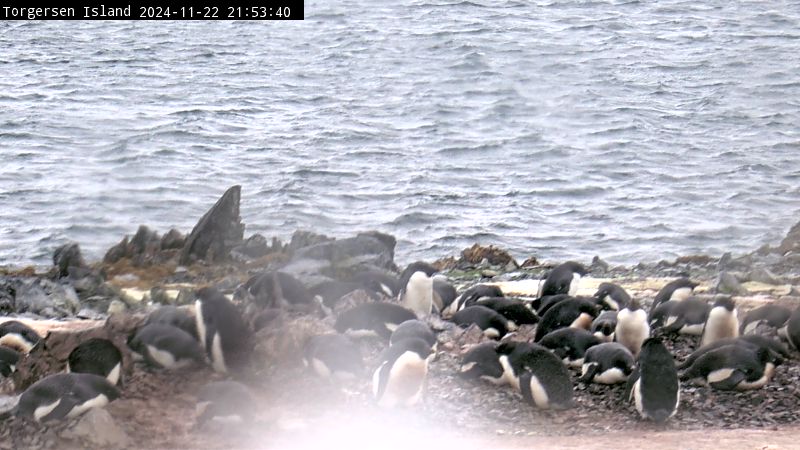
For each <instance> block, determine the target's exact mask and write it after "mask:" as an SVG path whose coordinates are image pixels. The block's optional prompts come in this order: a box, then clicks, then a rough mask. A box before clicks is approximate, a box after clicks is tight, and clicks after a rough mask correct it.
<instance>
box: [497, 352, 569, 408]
mask: <svg viewBox="0 0 800 450" xmlns="http://www.w3.org/2000/svg"><path fill="white" fill-rule="evenodd" d="M497 353H498V354H499V355H500V364H501V365H502V366H503V371H504V375H505V377H506V379H507V380H508V381H509V383H510V384H511V385H512V386H514V387H515V388H516V389H517V390H518V391H519V392H520V393H521V394H522V397H523V398H524V399H525V400H526V401H527V402H528V403H531V404H533V405H536V406H537V407H539V408H542V409H547V408H553V409H566V408H570V407H572V405H573V403H572V380H571V379H570V376H569V372H568V371H567V368H566V367H565V366H564V364H562V363H561V361H560V360H559V359H558V357H557V356H555V355H554V354H552V353H551V352H550V351H549V350H547V349H546V348H544V347H542V346H541V345H538V344H528V343H526V342H513V341H509V342H504V343H502V344H500V345H499V346H497Z"/></svg>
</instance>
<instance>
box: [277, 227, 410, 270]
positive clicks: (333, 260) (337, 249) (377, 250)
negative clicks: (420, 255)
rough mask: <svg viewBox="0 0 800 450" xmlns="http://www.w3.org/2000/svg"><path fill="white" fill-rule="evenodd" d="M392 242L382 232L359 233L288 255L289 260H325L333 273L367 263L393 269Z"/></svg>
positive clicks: (390, 238)
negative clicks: (290, 257) (290, 256)
mask: <svg viewBox="0 0 800 450" xmlns="http://www.w3.org/2000/svg"><path fill="white" fill-rule="evenodd" d="M396 244H397V240H396V239H395V238H394V237H393V236H391V235H388V234H385V233H380V232H376V231H371V232H366V233H359V234H358V235H356V236H355V237H352V238H346V239H336V240H331V241H326V242H322V243H319V244H314V245H311V246H308V247H303V248H300V249H297V250H296V251H295V252H294V254H293V255H292V262H295V261H298V260H317V261H325V262H326V263H327V265H328V266H330V268H331V269H333V270H334V272H336V273H346V274H347V273H350V272H352V271H354V270H356V269H357V268H359V267H369V266H371V267H378V268H383V269H389V270H395V269H396V266H395V264H394V247H395V245H396Z"/></svg>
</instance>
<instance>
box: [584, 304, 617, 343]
mask: <svg viewBox="0 0 800 450" xmlns="http://www.w3.org/2000/svg"><path fill="white" fill-rule="evenodd" d="M616 328H617V311H603V312H602V313H600V315H599V316H597V318H596V319H594V321H593V322H592V328H590V331H591V332H592V334H594V335H595V336H596V337H597V339H599V340H600V341H601V342H613V341H614V331H615V330H616Z"/></svg>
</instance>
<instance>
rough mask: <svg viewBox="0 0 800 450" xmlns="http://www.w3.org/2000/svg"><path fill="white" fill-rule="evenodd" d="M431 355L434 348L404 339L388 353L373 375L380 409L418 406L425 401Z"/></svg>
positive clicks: (389, 348)
mask: <svg viewBox="0 0 800 450" xmlns="http://www.w3.org/2000/svg"><path fill="white" fill-rule="evenodd" d="M430 356H431V347H430V345H429V344H428V343H427V342H425V341H423V340H422V339H418V338H410V339H403V340H401V341H399V342H397V343H395V345H392V346H389V347H388V348H387V349H386V350H384V351H383V353H382V354H381V357H380V361H381V362H380V365H379V366H378V368H377V369H376V370H375V373H374V374H373V376H372V394H373V396H374V398H375V401H376V402H377V403H378V406H381V407H383V408H394V407H398V406H414V405H415V404H417V403H418V402H419V401H420V400H421V399H422V395H423V389H424V386H425V379H426V378H427V376H428V360H429V357H430Z"/></svg>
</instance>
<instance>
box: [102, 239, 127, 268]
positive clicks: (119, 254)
mask: <svg viewBox="0 0 800 450" xmlns="http://www.w3.org/2000/svg"><path fill="white" fill-rule="evenodd" d="M128 244H129V242H128V236H125V237H124V238H122V241H120V243H119V244H116V245H114V246H112V247H111V248H109V249H108V251H106V254H105V256H103V262H104V263H107V264H113V263H115V262H117V261H119V260H120V259H122V258H125V257H126V256H127V254H128Z"/></svg>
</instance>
